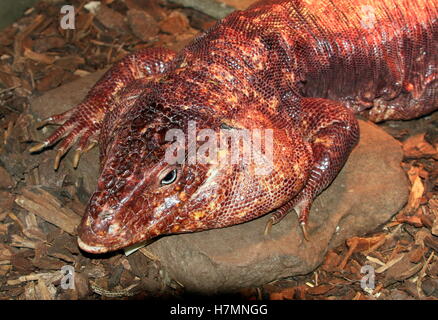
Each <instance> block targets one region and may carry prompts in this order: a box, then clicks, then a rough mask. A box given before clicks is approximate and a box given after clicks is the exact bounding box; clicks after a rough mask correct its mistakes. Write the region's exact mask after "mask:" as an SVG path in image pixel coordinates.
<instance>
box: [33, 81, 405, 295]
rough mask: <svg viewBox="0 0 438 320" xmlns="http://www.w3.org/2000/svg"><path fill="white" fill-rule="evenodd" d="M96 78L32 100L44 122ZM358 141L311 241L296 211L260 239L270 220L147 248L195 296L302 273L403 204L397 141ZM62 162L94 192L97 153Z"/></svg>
mask: <svg viewBox="0 0 438 320" xmlns="http://www.w3.org/2000/svg"><path fill="white" fill-rule="evenodd" d="M100 75H101V73H98V74H95V75H92V76H91V77H87V78H83V79H80V80H78V81H75V82H73V83H71V84H68V85H65V86H63V87H60V88H58V89H55V90H52V91H51V92H48V93H46V94H45V95H43V96H42V97H38V98H35V99H34V100H33V101H32V112H33V113H34V114H35V116H36V117H40V118H44V117H47V116H49V115H51V114H54V113H60V112H62V111H64V110H66V109H68V108H70V107H72V106H74V105H75V104H77V103H79V102H80V100H81V99H82V98H83V97H84V96H85V94H86V92H87V90H88V89H89V88H90V86H91V85H92V84H93V83H94V81H95V80H96V79H97V78H98V77H99V76H100ZM360 127H361V140H360V143H359V145H358V146H357V147H356V148H355V149H354V151H353V153H352V155H351V157H350V158H349V160H348V162H347V164H346V165H345V167H344V169H343V170H342V172H341V173H340V174H339V176H338V177H337V178H336V180H335V181H334V183H333V184H332V185H331V186H330V187H329V188H328V189H327V190H325V191H324V192H323V193H322V194H321V195H320V196H319V197H318V198H317V199H316V201H315V203H314V205H313V209H312V212H311V215H310V221H309V227H310V228H309V233H310V241H309V242H307V241H305V240H303V237H302V233H301V230H300V229H299V227H298V222H297V217H296V215H295V214H289V215H288V216H287V217H286V218H285V219H284V220H283V221H282V222H281V223H279V224H277V225H275V226H274V227H273V228H272V232H271V234H270V235H269V236H268V237H264V236H263V231H264V227H265V224H266V222H267V220H268V218H269V216H264V217H262V218H259V219H256V220H253V221H250V222H247V223H244V224H241V225H237V226H233V227H228V228H224V229H216V230H210V231H204V232H198V233H193V234H181V235H172V236H166V237H162V238H160V239H158V240H157V241H155V242H154V243H152V244H151V245H149V246H148V250H150V251H151V252H153V253H154V254H155V255H157V256H158V257H159V258H160V261H161V264H162V266H163V267H164V268H165V269H166V270H167V272H168V273H169V275H170V276H171V277H172V278H174V279H176V280H178V281H179V282H180V283H181V284H183V285H184V286H185V287H186V289H188V290H189V291H193V292H201V293H217V292H226V291H232V290H235V289H238V288H242V287H247V286H258V285H261V284H264V283H267V282H270V281H272V280H275V279H278V278H281V277H287V276H293V275H299V274H306V273H309V272H311V271H312V270H314V269H315V268H316V267H317V266H318V265H319V264H320V263H321V262H322V260H323V258H324V255H325V253H326V252H327V250H328V249H329V248H332V247H335V246H338V245H339V244H341V243H342V242H343V241H345V239H347V238H349V237H351V236H355V235H363V234H365V233H368V232H371V231H373V230H375V229H376V228H377V227H378V226H379V225H382V224H383V223H385V222H386V221H388V220H389V219H390V218H391V216H392V215H394V214H395V213H396V212H397V211H398V210H399V209H400V208H401V207H402V206H403V205H404V204H405V203H406V200H407V196H408V183H407V178H406V176H405V174H404V172H403V171H402V169H401V168H400V162H401V160H402V151H401V147H400V145H399V143H398V142H397V141H396V140H395V139H393V138H392V137H391V136H389V135H388V134H387V133H385V132H384V131H383V130H381V129H380V128H379V127H377V126H376V125H374V124H370V123H366V122H363V121H360ZM69 157H70V156H68V157H67V160H66V161H64V162H63V163H62V164H61V165H62V166H64V168H67V169H66V170H69V174H70V175H71V176H72V177H75V178H76V179H82V180H84V181H86V182H85V184H84V185H85V188H86V189H87V191H88V192H92V189H93V188H94V185H95V181H96V179H97V172H98V155H97V152H96V151H95V152H93V153H90V154H86V155H85V156H84V157H83V159H82V160H81V161H82V162H81V165H80V167H79V169H78V170H76V171H75V170H73V169H72V168H71V164H70V163H69V162H70V161H69V159H70V158H69Z"/></svg>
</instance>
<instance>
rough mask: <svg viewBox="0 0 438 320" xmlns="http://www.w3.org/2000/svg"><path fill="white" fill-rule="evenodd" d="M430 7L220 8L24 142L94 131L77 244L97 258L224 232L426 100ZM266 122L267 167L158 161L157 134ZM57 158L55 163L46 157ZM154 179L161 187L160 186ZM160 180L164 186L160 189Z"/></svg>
mask: <svg viewBox="0 0 438 320" xmlns="http://www.w3.org/2000/svg"><path fill="white" fill-rule="evenodd" d="M436 52H438V11H437V4H436V2H435V1H430V0H356V1H351V0H337V1H330V0H265V1H260V2H258V3H256V4H254V5H253V6H251V7H250V8H249V9H248V10H246V11H239V12H235V13H233V14H231V15H230V16H228V17H227V18H225V19H224V20H222V21H221V22H219V23H218V24H217V25H216V26H214V27H213V28H212V29H210V30H209V31H208V32H206V33H205V34H202V35H201V36H199V37H198V38H197V39H195V40H194V41H193V43H191V44H190V45H189V46H187V47H186V48H185V49H184V50H182V52H180V53H179V54H173V53H170V52H167V51H156V50H153V51H143V52H140V53H134V54H132V55H130V56H128V57H127V58H125V59H124V60H122V61H121V62H119V63H118V64H117V65H115V66H114V67H113V68H112V69H111V70H110V71H109V72H108V73H107V74H106V75H105V76H104V77H103V78H102V79H101V80H100V81H99V82H98V83H97V84H96V85H95V87H94V88H93V89H92V90H91V92H90V94H89V95H88V96H87V98H86V99H85V100H84V102H83V103H82V104H80V105H79V106H77V107H76V108H74V109H72V110H70V111H68V112H67V113H66V114H64V115H61V116H54V117H52V119H51V120H52V121H53V122H59V121H61V122H64V121H65V122H64V124H63V126H61V127H60V128H59V130H58V131H57V132H55V133H54V134H53V135H52V136H51V137H50V138H48V139H47V140H46V141H45V142H44V143H43V144H42V145H39V146H37V147H36V148H34V150H37V149H41V148H43V147H44V146H47V145H50V144H53V143H54V142H55V141H56V140H58V139H60V138H62V137H64V140H63V142H62V144H61V146H60V154H63V153H64V152H66V150H67V149H68V148H69V147H71V146H72V145H73V143H74V142H75V141H79V153H81V152H82V151H83V150H85V149H86V145H87V143H88V142H90V139H91V138H96V137H97V136H99V143H100V148H101V174H100V178H99V181H98V186H97V190H96V192H95V193H94V195H93V196H92V198H91V200H90V202H89V204H88V207H87V209H86V213H85V215H84V218H83V220H82V223H81V225H80V226H79V229H78V233H79V245H80V247H81V248H82V249H83V250H85V251H88V252H92V253H103V252H108V251H112V250H117V249H120V248H123V247H126V246H129V245H131V244H134V243H137V242H140V241H144V240H148V239H151V238H153V237H156V236H158V235H163V234H170V233H180V232H194V231H199V230H206V229H212V228H220V227H225V226H230V225H234V224H238V223H242V222H245V221H249V220H251V219H254V218H256V217H259V216H261V215H264V214H266V213H269V212H275V213H274V215H273V216H272V219H271V222H272V224H273V223H276V222H278V221H279V220H280V219H281V218H282V217H283V216H284V215H285V214H286V213H287V212H288V211H290V210H292V209H295V211H296V212H297V214H298V216H299V220H300V222H301V223H302V224H303V225H305V223H306V222H307V218H308V213H309V210H310V207H311V204H312V201H313V199H314V198H315V197H316V196H317V195H318V194H319V193H320V192H321V191H322V190H323V189H324V188H326V187H327V186H328V185H329V184H330V183H331V182H332V181H333V179H334V178H335V177H336V175H337V174H338V172H339V171H340V170H341V168H342V166H343V165H344V163H345V161H346V160H347V158H348V156H349V154H350V152H351V150H352V149H353V148H354V146H355V145H356V143H357V141H358V139H359V129H358V124H357V121H356V119H355V117H354V113H360V114H362V115H364V116H366V117H368V118H369V119H370V120H372V121H375V122H378V121H383V120H389V119H412V118H415V117H419V116H421V115H425V114H428V113H431V112H432V111H434V110H436V109H437V108H438V101H437V85H438V82H437V81H436V80H437V60H438V55H437V54H436ZM189 121H195V122H196V130H197V131H196V132H198V133H199V131H200V130H201V129H204V128H209V129H212V130H214V131H215V132H219V130H220V129H222V130H225V131H226V130H230V132H231V131H235V130H231V129H232V128H234V129H240V130H242V129H272V130H273V139H274V144H273V168H272V171H271V172H270V174H268V175H256V174H254V165H253V164H252V163H243V162H240V163H237V164H232V165H220V164H216V163H207V164H201V163H197V164H193V163H190V162H189V161H186V162H185V163H184V164H179V165H170V164H168V163H167V162H166V160H165V157H164V156H165V153H166V150H168V148H169V147H170V145H171V144H170V142H168V141H166V139H165V135H166V133H167V132H168V130H170V129H178V128H179V129H183V131H184V132H187V131H188V123H189ZM58 162H59V161H58ZM164 182H166V183H164ZM168 182H170V183H168Z"/></svg>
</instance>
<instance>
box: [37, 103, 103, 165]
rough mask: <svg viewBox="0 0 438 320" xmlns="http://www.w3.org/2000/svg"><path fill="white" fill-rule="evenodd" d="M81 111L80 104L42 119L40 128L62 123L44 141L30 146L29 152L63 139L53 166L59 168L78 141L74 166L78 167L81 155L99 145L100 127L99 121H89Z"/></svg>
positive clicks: (39, 149)
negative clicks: (62, 159)
mask: <svg viewBox="0 0 438 320" xmlns="http://www.w3.org/2000/svg"><path fill="white" fill-rule="evenodd" d="M80 111H82V110H80V106H78V107H76V108H73V109H71V110H68V111H66V112H64V113H61V114H58V115H54V116H51V117H49V118H47V119H44V120H43V121H41V122H40V123H39V124H38V128H42V127H45V126H46V125H60V127H59V128H58V129H56V130H55V132H53V133H52V135H50V137H48V138H47V139H45V140H44V141H43V142H41V143H39V144H37V145H35V146H33V147H32V148H30V149H29V152H30V153H34V152H39V151H41V150H43V149H45V148H47V147H49V146H51V145H53V144H55V143H56V142H57V141H59V140H61V139H63V140H62V142H61V143H60V145H59V147H58V152H57V153H56V157H55V161H54V166H53V167H54V169H55V170H57V169H58V168H59V163H60V161H61V158H62V157H63V156H64V155H65V154H66V153H67V151H68V150H69V149H70V148H72V147H73V145H75V144H76V143H77V142H78V143H77V148H76V150H75V155H74V158H73V167H74V168H77V167H78V165H79V160H80V157H81V155H82V154H83V153H85V152H87V151H89V150H91V149H92V148H93V147H94V146H96V145H97V135H98V132H99V129H100V128H99V125H98V124H97V123H93V122H92V123H91V124H89V121H85V120H84V119H83V118H82V117H81V115H80V113H81V112H80Z"/></svg>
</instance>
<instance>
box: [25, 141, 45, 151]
mask: <svg viewBox="0 0 438 320" xmlns="http://www.w3.org/2000/svg"><path fill="white" fill-rule="evenodd" d="M48 145H49V144H48V143H47V142H46V141H45V142H42V143H38V144H37V145H35V146H33V147H32V148H30V149H29V152H30V153H35V152H39V151H41V150H43V149H45V148H46V147H47V146H48Z"/></svg>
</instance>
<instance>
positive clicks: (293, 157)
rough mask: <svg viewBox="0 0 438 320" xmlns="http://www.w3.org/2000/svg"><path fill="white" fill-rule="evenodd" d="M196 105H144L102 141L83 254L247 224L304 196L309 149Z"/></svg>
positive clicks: (82, 232)
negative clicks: (166, 235) (174, 235)
mask: <svg viewBox="0 0 438 320" xmlns="http://www.w3.org/2000/svg"><path fill="white" fill-rule="evenodd" d="M179 100H181V99H179ZM189 104H190V107H185V106H181V105H177V106H175V105H173V104H170V103H168V101H159V100H151V99H146V98H145V99H141V98H140V99H139V100H138V101H137V102H135V104H133V105H132V106H131V107H130V108H128V110H127V111H126V112H123V113H122V114H120V115H113V116H112V119H107V120H106V121H107V122H108V123H109V122H112V125H111V126H110V125H108V124H107V125H104V128H105V129H104V131H103V132H102V134H101V141H100V145H101V174H100V177H99V180H98V185H97V190H96V191H95V193H94V194H93V195H92V197H91V199H90V201H89V204H88V206H87V209H86V212H85V215H84V217H83V219H82V222H81V225H80V226H79V229H78V234H79V240H78V242H79V245H80V247H81V248H82V249H83V250H85V251H87V252H90V253H104V252H108V251H114V250H117V249H121V248H124V247H127V246H130V245H133V244H135V243H139V242H143V241H146V240H149V239H151V238H154V237H156V236H160V235H165V234H172V233H183V232H194V231H200V230H206V229H213V228H220V227H225V226H229V225H234V224H237V223H241V222H245V221H248V220H251V219H253V218H255V217H257V216H260V215H262V214H265V213H268V212H269V211H272V210H274V209H275V208H278V207H279V206H281V205H282V204H283V203H284V202H285V201H286V200H288V197H290V195H293V194H294V193H295V194H296V193H297V192H298V191H299V190H300V189H301V188H302V185H303V183H304V181H305V179H306V174H307V171H308V166H309V164H308V159H310V157H307V156H306V155H307V154H308V152H309V149H308V148H307V147H306V146H305V144H304V143H296V142H297V141H299V140H300V137H299V135H295V134H294V131H293V130H287V131H286V130H284V131H283V130H271V131H269V130H270V128H272V123H271V122H270V121H266V119H262V118H261V117H260V118H259V120H257V119H254V118H253V119H251V121H249V122H248V123H246V122H245V121H247V119H248V117H247V116H243V117H242V119H246V120H242V121H239V120H236V119H237V118H236V117H233V118H232V119H233V120H232V121H231V120H227V119H224V117H221V116H217V112H213V111H212V110H211V108H204V107H200V106H199V105H198V106H193V104H192V102H191V103H189ZM109 118H111V116H110V117H109ZM254 128H258V129H260V128H262V129H268V130H258V131H257V130H255V131H254V130H252V129H254ZM254 132H255V133H254ZM242 133H243V135H242ZM224 137H226V138H224ZM248 137H249V139H250V141H249V143H250V144H251V143H253V148H250V149H249V150H252V151H250V152H249V158H248V157H247V156H248V149H247V146H248V144H246V143H245V142H244V141H248V140H245V139H248ZM254 137H255V140H257V137H259V138H260V139H261V141H260V143H259V142H257V141H255V140H254V139H253V138H254ZM233 139H237V140H233ZM239 139H240V140H239ZM242 139H243V140H242ZM269 139H272V140H271V141H270V142H269V141H268V140H269ZM236 141H239V142H237V144H233V142H236ZM193 143H194V144H193ZM294 143H296V147H295V148H290V145H291V144H292V145H293V144H294ZM257 144H258V145H257ZM268 144H269V145H268ZM193 145H195V147H194V149H193ZM254 146H255V147H254ZM257 148H259V149H257ZM256 149H257V150H256ZM236 151H237V153H233V152H236ZM233 154H234V156H233ZM236 155H237V156H236ZM233 157H234V158H233ZM245 157H247V158H245Z"/></svg>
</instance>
